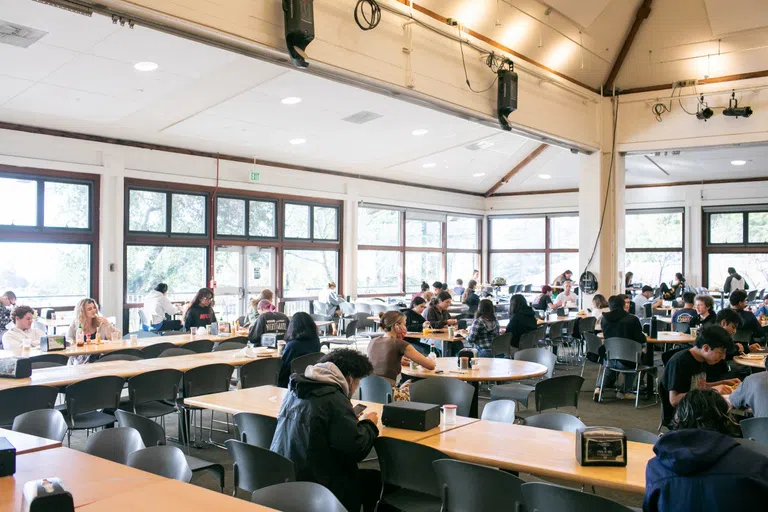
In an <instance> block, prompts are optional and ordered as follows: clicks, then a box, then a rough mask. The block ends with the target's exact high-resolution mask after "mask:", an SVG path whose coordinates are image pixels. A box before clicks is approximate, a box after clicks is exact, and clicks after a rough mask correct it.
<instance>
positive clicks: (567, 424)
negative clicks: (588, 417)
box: [525, 412, 586, 432]
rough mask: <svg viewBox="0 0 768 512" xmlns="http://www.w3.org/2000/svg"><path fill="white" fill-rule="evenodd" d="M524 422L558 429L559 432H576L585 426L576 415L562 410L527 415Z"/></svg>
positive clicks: (539, 426)
mask: <svg viewBox="0 0 768 512" xmlns="http://www.w3.org/2000/svg"><path fill="white" fill-rule="evenodd" d="M525 424H526V425H528V426H529V427H537V428H545V429H547V430H559V431H560V432H576V430H578V429H580V428H584V427H586V425H584V423H583V422H582V421H581V420H580V419H579V418H577V417H576V416H573V415H572V414H565V413H563V412H544V413H541V414H536V415H534V416H529V417H527V418H525Z"/></svg>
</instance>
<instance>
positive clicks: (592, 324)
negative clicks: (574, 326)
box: [579, 316, 597, 337]
mask: <svg viewBox="0 0 768 512" xmlns="http://www.w3.org/2000/svg"><path fill="white" fill-rule="evenodd" d="M596 327H597V318H595V317H593V316H588V317H584V318H579V332H580V333H581V335H582V337H583V336H584V334H586V333H594V332H595V328H596Z"/></svg>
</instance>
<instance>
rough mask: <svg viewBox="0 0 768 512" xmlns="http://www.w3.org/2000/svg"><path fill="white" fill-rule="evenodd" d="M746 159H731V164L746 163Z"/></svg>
mask: <svg viewBox="0 0 768 512" xmlns="http://www.w3.org/2000/svg"><path fill="white" fill-rule="evenodd" d="M746 164H747V161H746V160H731V165H746Z"/></svg>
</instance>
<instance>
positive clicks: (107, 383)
mask: <svg viewBox="0 0 768 512" xmlns="http://www.w3.org/2000/svg"><path fill="white" fill-rule="evenodd" d="M124 384H125V379H123V378H122V377H115V376H112V375H107V376H104V377H94V378H92V379H85V380H81V381H80V382H75V383H74V384H70V385H69V386H67V387H66V388H65V389H64V403H65V404H66V405H67V410H66V413H65V415H64V419H65V420H66V422H67V426H68V427H69V430H68V431H67V445H69V444H70V441H71V436H72V431H73V430H86V431H87V430H91V429H95V428H99V427H106V426H110V425H114V423H115V417H114V416H113V415H112V414H108V413H106V412H103V410H104V409H108V410H109V409H112V410H114V409H117V408H118V407H119V406H120V394H121V393H122V391H123V385H124Z"/></svg>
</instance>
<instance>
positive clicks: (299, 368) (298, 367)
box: [291, 352, 325, 375]
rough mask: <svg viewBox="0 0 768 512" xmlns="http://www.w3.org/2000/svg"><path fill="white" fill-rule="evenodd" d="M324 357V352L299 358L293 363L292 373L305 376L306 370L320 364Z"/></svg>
mask: <svg viewBox="0 0 768 512" xmlns="http://www.w3.org/2000/svg"><path fill="white" fill-rule="evenodd" d="M324 355H325V354H323V353H322V352H315V353H313V354H306V355H303V356H300V357H297V358H296V359H294V360H293V361H291V373H298V374H300V375H304V370H306V369H307V366H312V365H314V364H317V363H319V362H320V360H321V359H322V358H323V356H324Z"/></svg>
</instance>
